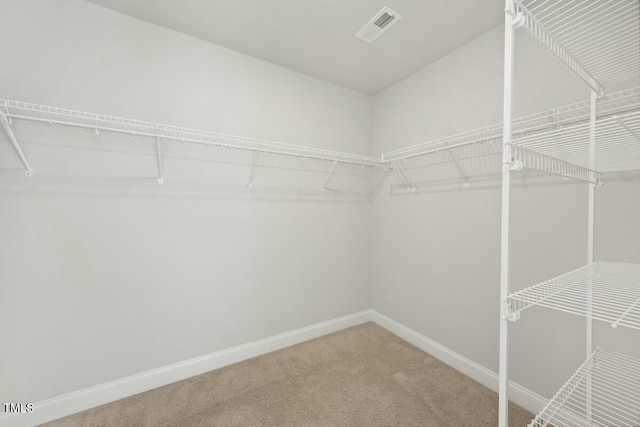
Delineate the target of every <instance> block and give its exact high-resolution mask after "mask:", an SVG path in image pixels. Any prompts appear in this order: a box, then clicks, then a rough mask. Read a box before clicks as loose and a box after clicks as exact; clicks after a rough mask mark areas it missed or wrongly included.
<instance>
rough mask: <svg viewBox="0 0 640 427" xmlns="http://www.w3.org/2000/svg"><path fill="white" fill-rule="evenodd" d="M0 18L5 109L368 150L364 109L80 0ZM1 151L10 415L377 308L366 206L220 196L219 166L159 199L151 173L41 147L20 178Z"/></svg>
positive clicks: (21, 7)
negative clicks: (9, 103)
mask: <svg viewBox="0 0 640 427" xmlns="http://www.w3.org/2000/svg"><path fill="white" fill-rule="evenodd" d="M0 10H2V13H1V17H0V21H1V22H0V40H2V43H0V57H1V58H2V67H0V97H4V98H8V99H17V100H22V101H30V102H35V103H42V104H49V105H56V106H61V107H66V108H72V109H80V110H86V111H92V112H97V113H104V114H112V115H118V116H124V117H131V118H137V119H141V120H150V121H156V122H160V123H169V124H174V125H178V126H188V127H195V128H200V129H208V130H213V131H218V132H227V133H232V134H239V135H244V136H254V137H260V138H264V139H274V140H279V141H283V142H290V143H295V144H301V145H308V146H315V147H325V148H331V149H335V150H342V151H350V152H357V153H367V152H369V150H370V148H371V147H370V132H371V126H370V112H371V111H370V107H371V99H370V97H369V96H366V95H363V94H360V93H357V92H354V91H351V90H348V89H345V88H342V87H338V86H335V85H332V84H328V83H325V82H322V81H319V80H317V79H313V78H310V77H307V76H304V75H301V74H299V73H296V72H292V71H290V70H287V69H284V68H281V67H278V66H275V65H273V64H269V63H266V62H262V61H259V60H256V59H253V58H251V57H248V56H244V55H241V54H238V53H235V52H232V51H229V50H226V49H223V48H220V47H217V46H214V45H211V44H208V43H205V42H202V41H199V40H197V39H194V38H190V37H188V36H185V35H182V34H179V33H176V32H172V31H169V30H166V29H163V28H160V27H157V26H153V25H151V24H148V23H145V22H142V21H138V20H136V19H133V18H129V17H126V16H124V15H120V14H118V13H115V12H113V11H110V10H108V9H103V8H101V7H98V6H95V5H93V4H90V3H87V2H84V1H80V0H28V1H15V0H1V1H0ZM16 125H17V123H16ZM53 131H54V130H53V128H52V132H53ZM0 150H2V151H1V152H0V224H1V225H0V227H1V232H0V234H1V236H2V238H1V239H0V346H2V349H1V351H0V401H2V402H34V401H39V400H42V399H45V398H49V397H54V396H57V395H60V394H63V393H66V392H70V391H74V390H78V389H81V388H84V387H88V386H92V385H96V384H100V383H103V382H106V381H110V380H114V379H119V378H122V377H125V376H128V375H132V374H135V373H139V372H142V371H145V370H148V369H152V368H157V367H161V366H164V365H167V364H170V363H174V362H180V361H183V360H186V359H189V358H192V357H195V356H199V355H203V354H208V353H211V352H214V351H217V350H221V349H225V348H229V347H232V346H234V345H238V344H242V343H246V342H249V341H252V340H256V339H260V338H264V337H268V336H272V335H275V334H277V333H281V332H284V331H289V330H292V329H295V328H299V327H302V326H306V325H309V324H312V323H315V322H319V321H323V320H327V319H332V318H335V317H338V316H341V315H344V314H349V313H353V312H356V311H360V310H363V309H366V308H369V306H370V281H371V278H370V259H371V256H370V247H371V244H370V229H371V228H370V206H368V205H366V204H357V203H333V202H331V201H325V202H314V201H305V200H296V201H286V200H273V199H267V200H257V199H253V198H251V197H248V198H246V197H245V198H239V199H238V198H236V197H233V196H229V197H226V196H224V197H222V196H219V195H217V194H212V192H211V191H210V188H209V187H210V186H215V185H216V184H217V183H216V182H215V181H214V180H206V179H204V178H210V175H208V173H211V174H213V172H212V171H214V170H215V166H212V164H211V163H205V164H204V165H202V164H198V163H197V162H179V161H170V160H168V161H167V162H168V163H167V174H168V175H171V176H170V177H169V176H168V177H167V182H166V184H165V185H164V186H159V185H157V184H155V183H154V181H153V180H152V179H150V178H152V177H153V176H154V174H155V160H154V159H153V158H146V157H145V158H142V159H141V158H139V156H137V157H136V156H127V155H122V154H114V153H100V152H93V153H92V152H85V151H77V150H76V151H74V150H68V149H67V150H64V149H59V148H52V147H41V146H36V145H26V146H25V150H26V151H27V154H28V155H29V158H30V160H31V162H32V164H33V167H34V170H35V176H34V177H33V178H30V179H26V178H24V177H23V176H22V175H21V173H20V172H19V168H20V164H19V162H18V161H17V158H16V156H15V154H14V153H13V152H12V150H11V148H10V146H9V144H8V141H6V139H5V138H2V139H0ZM69 173H73V174H75V176H72V177H70V178H65V176H66V175H67V174H69ZM182 176H187V177H188V180H187V181H185V182H183V184H184V185H180V184H179V183H175V182H174V180H177V179H179V178H180V177H182ZM189 180H190V181H189Z"/></svg>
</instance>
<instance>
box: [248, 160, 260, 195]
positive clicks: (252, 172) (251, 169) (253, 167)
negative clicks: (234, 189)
mask: <svg viewBox="0 0 640 427" xmlns="http://www.w3.org/2000/svg"><path fill="white" fill-rule="evenodd" d="M259 154H260V153H259V152H258V151H254V152H253V153H252V154H251V166H250V167H249V183H248V184H247V188H252V187H253V181H254V180H255V178H256V169H257V168H258V157H259Z"/></svg>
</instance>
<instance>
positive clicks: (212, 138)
mask: <svg viewBox="0 0 640 427" xmlns="http://www.w3.org/2000/svg"><path fill="white" fill-rule="evenodd" d="M0 106H2V107H3V108H1V109H0V111H1V114H2V115H3V116H4V117H6V118H7V119H8V120H10V121H11V120H13V119H22V120H29V121H37V122H43V123H48V124H50V125H60V126H71V127H78V128H85V129H92V130H95V131H97V133H99V132H100V131H107V132H115V133H122V134H129V135H132V136H141V137H149V138H158V137H159V138H161V139H164V140H170V141H176V142H183V143H191V144H201V145H212V146H215V147H226V148H229V149H237V150H246V151H259V152H261V153H271V154H279V155H285V156H293V157H305V158H313V159H320V160H329V161H338V162H341V163H352V164H357V165H366V166H376V167H382V165H381V162H380V160H379V159H378V158H376V157H372V156H365V155H360V154H352V153H345V152H340V151H334V150H326V149H320V148H314V147H307V146H302V145H294V144H286V143H282V142H276V141H269V140H262V139H256V138H247V137H242V136H236V135H228V134H223V133H217V132H209V131H204V130H198V129H189V128H182V127H177V126H170V125H165V124H158V123H151V122H144V121H140V120H132V119H125V118H121V117H114V116H107V115H102V114H94V113H87V112H82V111H76V110H69V109H64V108H57V107H51V106H46V105H38V104H31V103H27V102H20V101H12V100H6V99H0Z"/></svg>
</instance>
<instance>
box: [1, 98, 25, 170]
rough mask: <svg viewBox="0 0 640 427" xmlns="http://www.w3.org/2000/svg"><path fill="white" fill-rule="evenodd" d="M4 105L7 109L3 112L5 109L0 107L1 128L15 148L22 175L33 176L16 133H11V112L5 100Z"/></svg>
mask: <svg viewBox="0 0 640 427" xmlns="http://www.w3.org/2000/svg"><path fill="white" fill-rule="evenodd" d="M4 107H5V109H6V110H7V112H6V113H5V111H4V110H3V109H2V108H0V115H2V120H0V124H2V128H3V129H4V131H5V133H6V134H7V136H8V137H9V141H11V144H12V145H13V148H14V149H15V150H16V153H17V154H18V157H20V161H21V162H22V165H23V166H24V176H33V169H31V165H30V164H29V160H27V156H25V154H24V151H22V147H21V146H20V143H19V142H18V139H17V138H16V135H15V134H14V133H13V130H12V129H11V123H12V119H11V114H10V112H9V107H8V106H7V104H6V102H5V106H4Z"/></svg>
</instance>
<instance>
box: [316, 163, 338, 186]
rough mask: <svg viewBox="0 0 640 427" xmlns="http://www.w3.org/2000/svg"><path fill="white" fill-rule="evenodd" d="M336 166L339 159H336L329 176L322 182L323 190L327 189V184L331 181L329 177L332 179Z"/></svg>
mask: <svg viewBox="0 0 640 427" xmlns="http://www.w3.org/2000/svg"><path fill="white" fill-rule="evenodd" d="M336 166H338V161H337V160H334V161H333V164H332V165H331V169H329V173H327V176H326V177H325V178H324V181H323V182H322V187H320V190H321V191H327V184H328V183H329V179H331V175H333V171H334V170H335V169H336Z"/></svg>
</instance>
